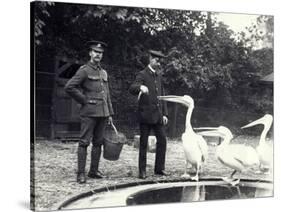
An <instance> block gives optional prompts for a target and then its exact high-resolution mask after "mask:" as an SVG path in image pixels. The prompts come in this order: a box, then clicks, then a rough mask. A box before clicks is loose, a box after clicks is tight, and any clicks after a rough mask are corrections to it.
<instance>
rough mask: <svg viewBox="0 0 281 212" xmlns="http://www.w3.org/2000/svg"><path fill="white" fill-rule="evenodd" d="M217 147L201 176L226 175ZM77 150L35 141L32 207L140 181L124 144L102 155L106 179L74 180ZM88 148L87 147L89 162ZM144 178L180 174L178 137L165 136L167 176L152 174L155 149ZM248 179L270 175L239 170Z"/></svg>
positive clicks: (133, 153)
mask: <svg viewBox="0 0 281 212" xmlns="http://www.w3.org/2000/svg"><path fill="white" fill-rule="evenodd" d="M234 142H237V143H247V144H249V145H252V146H255V145H256V144H257V142H258V138H257V137H245V136H243V137H242V136H240V137H237V138H236V139H235V140H234ZM215 149H216V147H215V146H214V145H212V143H210V145H209V158H208V161H207V163H206V165H205V166H204V168H203V173H202V174H201V176H200V177H202V178H206V177H208V178H209V177H221V176H228V175H230V174H231V172H232V170H231V169H229V168H227V167H224V166H223V165H221V164H220V163H219V162H218V161H217V159H216V158H215V156H214V155H215ZM76 151H77V143H74V142H69V143H62V142H60V141H46V140H40V141H37V142H36V144H35V208H36V210H55V209H56V208H57V206H58V204H59V203H61V202H62V201H63V200H66V199H67V198H69V197H71V196H73V195H75V194H79V193H81V192H86V191H89V190H93V189H97V188H100V187H104V186H110V185H117V184H120V183H130V182H137V181H142V180H140V179H138V178H137V176H138V167H137V164H138V149H136V148H134V147H133V146H130V145H124V146H123V150H122V153H121V155H120V159H119V160H118V161H108V160H105V159H103V158H102V159H101V162H100V170H101V171H102V172H103V173H104V174H105V175H106V176H107V177H106V178H105V179H102V180H100V179H98V180H95V179H88V181H87V183H86V184H84V185H80V184H77V183H76ZM89 156H90V148H88V161H87V167H86V169H87V170H88V166H89V159H90V157H89ZM147 156H148V161H147V175H148V178H147V180H149V181H151V180H159V179H179V178H180V176H181V175H182V174H183V167H184V155H183V149H182V146H181V142H180V141H176V140H168V145H167V155H166V171H168V172H169V173H171V175H170V176H168V177H159V176H155V175H153V169H154V159H155V154H154V153H148V155H147ZM241 177H242V178H247V179H251V178H253V179H266V180H272V176H269V175H264V174H255V173H254V172H248V173H243V174H241Z"/></svg>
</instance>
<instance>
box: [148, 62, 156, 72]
mask: <svg viewBox="0 0 281 212" xmlns="http://www.w3.org/2000/svg"><path fill="white" fill-rule="evenodd" d="M148 68H149V69H150V70H151V71H152V72H153V73H156V71H155V69H153V68H152V67H151V66H150V64H149V65H148Z"/></svg>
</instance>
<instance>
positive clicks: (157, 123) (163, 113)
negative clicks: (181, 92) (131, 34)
mask: <svg viewBox="0 0 281 212" xmlns="http://www.w3.org/2000/svg"><path fill="white" fill-rule="evenodd" d="M163 57H164V55H163V54H162V53H161V52H160V51H154V50H150V51H149V65H148V66H147V67H146V68H145V69H144V70H142V71H140V72H139V74H138V75H137V77H136V80H135V82H134V83H133V84H132V85H131V87H130V89H129V91H130V92H131V93H132V94H133V95H138V99H139V106H138V115H139V122H140V149H139V178H141V179H145V178H146V153H147V152H146V151H147V143H148V137H149V134H150V131H151V130H154V133H155V136H156V139H157V143H156V159H155V167H154V173H155V174H159V175H167V173H166V172H165V155H166V145H167V144H166V143H167V142H166V135H165V131H164V125H166V124H167V123H168V118H167V105H166V103H165V102H161V101H159V100H158V99H157V96H161V95H165V93H164V89H163V86H162V77H161V74H160V69H161V66H160V60H161V59H162V58H163Z"/></svg>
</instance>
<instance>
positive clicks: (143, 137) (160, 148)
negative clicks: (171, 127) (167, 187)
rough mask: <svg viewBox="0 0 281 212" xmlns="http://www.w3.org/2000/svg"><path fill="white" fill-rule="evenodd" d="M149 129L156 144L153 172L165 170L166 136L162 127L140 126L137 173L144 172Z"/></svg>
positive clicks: (154, 125)
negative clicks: (154, 137)
mask: <svg viewBox="0 0 281 212" xmlns="http://www.w3.org/2000/svg"><path fill="white" fill-rule="evenodd" d="M151 129H153V130H154V133H155V136H156V139H157V143H156V155H155V166H154V172H159V171H162V170H165V156H166V146H167V141H166V135H165V131H164V127H163V125H161V124H143V123H141V124H140V149H139V173H140V174H141V173H145V171H146V153H147V143H148V136H149V134H150V131H151Z"/></svg>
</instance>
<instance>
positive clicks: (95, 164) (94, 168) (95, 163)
mask: <svg viewBox="0 0 281 212" xmlns="http://www.w3.org/2000/svg"><path fill="white" fill-rule="evenodd" d="M100 156H101V146H92V152H91V165H90V170H89V173H88V177H90V178H103V177H104V176H103V175H102V174H101V172H100V171H99V162H100Z"/></svg>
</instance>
